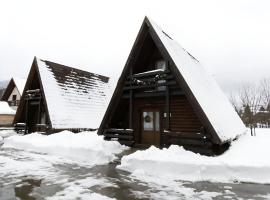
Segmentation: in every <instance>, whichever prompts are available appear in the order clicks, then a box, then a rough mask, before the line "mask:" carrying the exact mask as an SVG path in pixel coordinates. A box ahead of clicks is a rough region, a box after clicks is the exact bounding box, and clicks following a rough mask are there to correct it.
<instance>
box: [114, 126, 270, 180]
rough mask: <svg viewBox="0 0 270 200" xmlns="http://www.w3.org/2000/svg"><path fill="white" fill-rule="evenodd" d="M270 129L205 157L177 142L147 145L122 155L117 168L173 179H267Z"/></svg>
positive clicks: (269, 163) (241, 138) (269, 161)
mask: <svg viewBox="0 0 270 200" xmlns="http://www.w3.org/2000/svg"><path fill="white" fill-rule="evenodd" d="M269 141H270V129H257V136H256V137H252V136H250V135H244V136H242V137H240V138H239V139H238V140H237V141H235V142H233V143H232V145H231V147H230V149H229V150H228V151H227V152H225V153H224V154H223V155H221V156H217V157H207V156H201V155H199V154H195V153H193V152H190V151H186V150H184V149H183V148H182V147H179V146H171V147H170V148H168V149H162V150H160V149H158V148H156V147H150V148H149V149H147V150H144V151H137V152H135V153H133V154H131V155H128V156H124V157H123V158H122V160H121V165H120V166H119V167H118V168H119V169H122V170H126V171H130V172H132V173H133V175H135V176H136V175H138V176H141V175H142V174H143V175H144V176H147V175H149V176H155V177H158V176H161V177H163V178H168V179H173V180H187V181H213V182H235V181H237V182H238V181H240V182H254V183H270V159H269V155H270V145H269Z"/></svg>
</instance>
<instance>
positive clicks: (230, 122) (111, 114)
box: [98, 18, 246, 154]
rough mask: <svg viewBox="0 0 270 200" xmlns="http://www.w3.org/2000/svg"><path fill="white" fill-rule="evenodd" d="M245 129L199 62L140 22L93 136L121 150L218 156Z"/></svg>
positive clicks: (152, 26) (157, 29) (160, 32)
mask: <svg viewBox="0 0 270 200" xmlns="http://www.w3.org/2000/svg"><path fill="white" fill-rule="evenodd" d="M245 130H246V128H245V126H244V124H243V122H242V121H241V119H240V118H239V116H238V115H237V113H236V112H235V110H234V108H233V107H232V106H231V104H230V102H229V101H228V99H227V97H226V96H225V95H224V94H223V92H222V91H221V89H220V88H219V86H218V85H217V83H216V81H215V80H214V79H213V77H212V76H210V75H209V74H208V73H207V72H206V71H205V70H204V68H203V67H202V66H201V65H200V63H199V61H198V60H197V59H196V58H194V57H193V56H192V55H191V54H190V53H188V52H187V51H186V50H185V49H184V48H182V47H181V46H180V45H179V44H178V43H177V42H176V41H174V40H173V39H172V38H171V37H170V36H169V35H168V34H167V33H165V32H164V31H163V30H162V29H161V28H160V27H159V26H158V25H156V24H155V23H154V22H153V21H152V20H150V19H148V18H145V20H144V21H143V24H142V26H141V29H140V31H139V34H138V36H137V38H136V41H135V43H134V45H133V48H132V50H131V53H130V55H129V57H128V59H127V62H126V65H125V67H124V69H123V72H122V74H121V76H120V78H119V80H118V83H117V86H116V89H115V91H114V94H113V96H112V98H111V101H110V103H109V106H108V109H107V111H106V113H105V115H104V118H103V120H102V123H101V126H100V128H99V131H98V134H103V135H104V137H105V139H107V140H118V141H119V142H120V143H122V144H126V145H134V144H147V145H156V146H159V147H163V146H169V145H172V144H177V145H182V146H184V147H185V148H186V149H190V150H192V151H195V152H199V153H204V154H218V153H221V152H222V151H224V150H225V149H226V148H227V147H228V144H229V143H230V141H232V140H233V139H235V138H236V137H237V136H238V135H240V134H243V133H244V132H245Z"/></svg>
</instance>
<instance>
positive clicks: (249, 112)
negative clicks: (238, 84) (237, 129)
mask: <svg viewBox="0 0 270 200" xmlns="http://www.w3.org/2000/svg"><path fill="white" fill-rule="evenodd" d="M239 98H240V102H241V105H242V106H243V107H244V109H245V111H246V112H245V116H244V122H245V123H246V124H247V125H248V126H249V127H250V130H251V135H253V134H254V135H255V127H256V119H255V116H256V114H257V113H258V111H259V109H260V106H261V102H262V94H261V92H260V90H259V88H258V87H257V86H256V85H250V84H245V85H243V87H242V88H241V90H240V93H239ZM253 131H254V132H253Z"/></svg>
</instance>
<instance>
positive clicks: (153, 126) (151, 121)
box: [143, 111, 160, 131]
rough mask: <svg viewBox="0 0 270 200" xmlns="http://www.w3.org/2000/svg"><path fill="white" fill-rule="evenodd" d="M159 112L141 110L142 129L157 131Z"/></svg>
mask: <svg viewBox="0 0 270 200" xmlns="http://www.w3.org/2000/svg"><path fill="white" fill-rule="evenodd" d="M159 123H160V120H159V112H158V111H157V112H151V111H144V112H143V130H145V131H159Z"/></svg>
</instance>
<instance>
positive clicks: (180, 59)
mask: <svg viewBox="0 0 270 200" xmlns="http://www.w3.org/2000/svg"><path fill="white" fill-rule="evenodd" d="M148 20H149V22H150V24H151V25H152V27H153V29H154V31H155V32H156V34H157V36H158V37H159V39H160V40H161V42H162V44H163V45H164V48H165V49H166V50H167V52H168V53H169V55H170V57H171V59H172V60H173V62H174V63H175V65H176V67H177V68H178V70H179V72H180V74H181V75H182V76H183V78H184V80H185V82H186V83H187V85H188V86H189V88H190V90H191V91H192V93H193V95H194V97H195V98H196V100H197V101H198V103H199V105H200V107H201V108H202V110H203V112H204V113H205V115H206V116H207V118H208V120H209V121H210V123H211V124H212V126H213V128H214V129H215V132H216V133H217V135H218V136H219V138H220V140H221V142H225V141H228V140H231V139H234V138H236V137H237V136H238V135H241V134H243V133H244V132H245V131H246V127H245V126H244V124H243V122H242V121H241V119H240V117H239V116H238V115H237V113H236V111H235V110H234V108H233V107H232V105H231V104H230V102H229V100H228V98H227V97H226V96H225V94H224V93H223V92H222V90H221V89H220V87H219V86H218V84H217V82H216V81H215V80H214V78H213V77H212V76H211V75H210V74H208V73H207V71H206V70H205V69H204V68H203V66H201V64H200V63H199V61H198V60H196V59H195V58H194V57H193V56H192V55H191V54H190V53H188V52H187V51H186V50H185V49H184V48H182V47H181V46H180V45H179V44H178V43H177V42H176V41H174V40H173V39H172V38H170V37H169V36H168V35H167V34H166V33H165V32H164V31H162V29H161V28H160V27H159V26H158V25H157V24H156V23H155V22H153V21H152V20H151V19H149V18H148Z"/></svg>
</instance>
